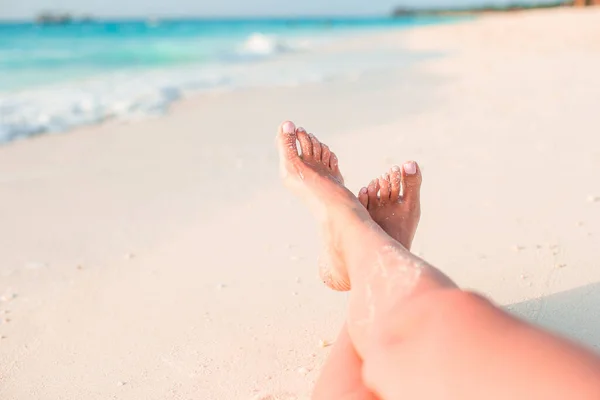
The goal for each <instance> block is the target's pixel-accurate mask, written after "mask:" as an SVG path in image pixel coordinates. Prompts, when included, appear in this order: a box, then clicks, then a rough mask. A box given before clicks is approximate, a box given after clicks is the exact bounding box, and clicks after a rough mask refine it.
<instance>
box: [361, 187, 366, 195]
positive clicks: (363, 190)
mask: <svg viewBox="0 0 600 400" xmlns="http://www.w3.org/2000/svg"><path fill="white" fill-rule="evenodd" d="M367 192H368V190H367V188H365V187H364V188H362V189H360V194H367Z"/></svg>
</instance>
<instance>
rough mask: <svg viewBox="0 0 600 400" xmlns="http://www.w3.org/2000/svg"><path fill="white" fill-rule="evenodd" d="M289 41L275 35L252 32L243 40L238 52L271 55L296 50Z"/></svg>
mask: <svg viewBox="0 0 600 400" xmlns="http://www.w3.org/2000/svg"><path fill="white" fill-rule="evenodd" d="M296 49H297V47H296V48H295V46H293V45H292V44H291V43H290V42H289V41H285V40H283V39H281V38H278V37H276V36H267V35H263V34H261V33H253V34H252V35H250V36H249V37H248V39H247V40H246V41H245V42H244V44H243V46H242V48H241V50H240V53H242V54H246V55H257V56H271V55H276V54H281V53H287V52H291V51H294V50H296Z"/></svg>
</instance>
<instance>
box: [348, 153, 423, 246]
mask: <svg viewBox="0 0 600 400" xmlns="http://www.w3.org/2000/svg"><path fill="white" fill-rule="evenodd" d="M421 181H422V177H421V171H420V169H419V166H418V165H417V163H416V162H414V161H409V162H406V163H404V164H403V165H402V168H400V167H398V166H394V167H392V168H391V169H390V171H389V172H387V173H385V174H383V175H382V176H381V177H380V178H378V179H374V180H372V181H371V183H370V184H369V186H368V187H363V188H362V189H361V190H360V192H359V193H358V200H359V201H360V203H361V204H362V205H363V206H364V207H365V208H366V209H367V210H368V211H369V214H370V215H371V218H373V220H374V221H375V222H377V223H378V224H379V226H381V227H382V228H383V230H384V231H385V232H386V233H387V234H388V235H390V236H391V237H393V238H394V239H396V240H397V241H398V242H400V243H401V244H402V245H403V246H404V247H406V248H407V249H409V250H410V247H411V245H412V241H413V239H414V237H415V233H416V231H417V226H418V225H419V219H420V217H421V203H420V189H421ZM378 194H379V196H378Z"/></svg>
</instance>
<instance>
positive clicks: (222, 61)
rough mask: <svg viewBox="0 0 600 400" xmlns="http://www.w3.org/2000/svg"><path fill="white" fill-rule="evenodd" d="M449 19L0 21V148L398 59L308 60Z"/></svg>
mask: <svg viewBox="0 0 600 400" xmlns="http://www.w3.org/2000/svg"><path fill="white" fill-rule="evenodd" d="M452 21H453V20H452V19H449V18H439V17H428V18H396V19H392V18H361V19H357V18H354V19H349V18H346V19H322V18H321V19H317V18H313V19H251V20H243V19H229V20H173V21H108V22H101V21H98V22H86V23H84V22H81V23H73V24H69V25H55V26H39V25H35V24H32V23H4V24H0V142H6V141H10V140H13V139H16V138H21V137H27V136H31V135H35V134H39V133H44V132H59V131H64V130H68V129H71V128H73V127H75V126H79V125H84V124H92V123H98V122H102V121H104V120H107V119H112V118H137V117H140V116H145V115H148V114H160V113H164V112H165V111H166V110H167V109H168V107H169V105H170V104H171V103H172V102H173V101H176V100H178V99H179V98H181V97H182V96H185V95H186V94H188V93H190V92H196V91H201V90H214V89H226V90H234V89H237V88H243V87H251V86H258V85H280V84H299V83H303V82H312V81H322V80H326V79H332V78H334V77H335V76H337V75H348V74H358V73H360V72H364V71H366V70H369V69H370V68H373V67H380V66H382V65H394V64H395V63H398V62H404V61H406V58H407V55H406V54H398V53H385V52H378V53H377V54H375V53H373V54H368V53H360V54H359V53H356V52H354V53H352V52H346V53H339V54H335V55H329V56H328V55H327V54H324V53H319V54H317V53H315V56H314V57H308V58H304V65H302V66H297V65H296V66H294V65H293V64H289V63H288V64H285V63H278V62H276V61H277V60H278V59H279V58H281V59H283V58H285V57H286V56H288V55H290V54H297V53H303V54H311V53H312V52H315V50H318V49H319V48H321V47H322V46H326V45H328V44H331V43H333V42H336V41H340V40H343V39H346V38H349V37H352V36H356V35H360V34H362V33H366V32H376V31H380V30H385V29H404V28H407V27H410V26H415V25H425V24H436V23H447V22H452Z"/></svg>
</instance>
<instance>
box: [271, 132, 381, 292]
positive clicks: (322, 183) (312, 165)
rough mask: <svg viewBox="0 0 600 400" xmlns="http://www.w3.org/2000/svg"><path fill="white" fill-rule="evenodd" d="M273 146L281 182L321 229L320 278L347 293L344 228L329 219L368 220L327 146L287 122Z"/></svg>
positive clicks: (348, 282)
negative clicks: (342, 247) (323, 256)
mask: <svg viewBox="0 0 600 400" xmlns="http://www.w3.org/2000/svg"><path fill="white" fill-rule="evenodd" d="M277 143H278V147H279V155H280V171H281V175H282V178H283V181H284V183H285V184H286V186H288V188H290V190H292V191H293V192H295V193H296V194H297V195H299V196H300V197H302V198H303V199H304V200H305V201H306V202H307V204H308V205H309V207H310V208H311V210H312V211H313V213H314V214H315V215H316V216H317V219H318V220H319V221H320V223H321V226H322V229H321V232H322V234H323V242H324V243H325V249H324V253H325V254H327V258H328V259H327V260H326V261H325V262H322V263H321V269H320V274H321V278H322V279H323V281H324V282H325V284H327V286H329V287H330V288H332V289H334V290H339V291H347V290H350V278H349V277H348V272H347V270H346V267H345V262H344V260H343V257H342V254H341V252H340V245H339V240H340V236H341V230H343V229H344V226H338V225H337V221H339V220H340V219H339V218H335V217H333V216H334V215H339V214H340V213H341V214H351V215H352V216H353V217H354V218H357V219H369V220H370V219H371V218H370V217H369V215H368V213H367V212H366V210H365V209H364V208H363V207H361V205H360V203H359V202H358V200H357V199H356V197H355V196H354V195H353V194H352V193H351V192H350V191H349V190H348V189H346V187H345V186H344V179H343V177H342V174H341V172H340V170H339V166H338V159H337V157H336V155H335V154H334V153H333V152H331V150H330V149H329V147H327V145H325V144H322V143H321V142H320V141H319V140H318V139H317V138H316V137H315V136H314V135H313V134H310V133H307V132H306V130H304V128H296V126H295V125H294V124H293V123H292V122H290V121H286V122H284V123H283V124H281V126H280V127H279V133H278V136H277ZM297 143H299V144H300V150H301V153H299V152H298V145H297Z"/></svg>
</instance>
